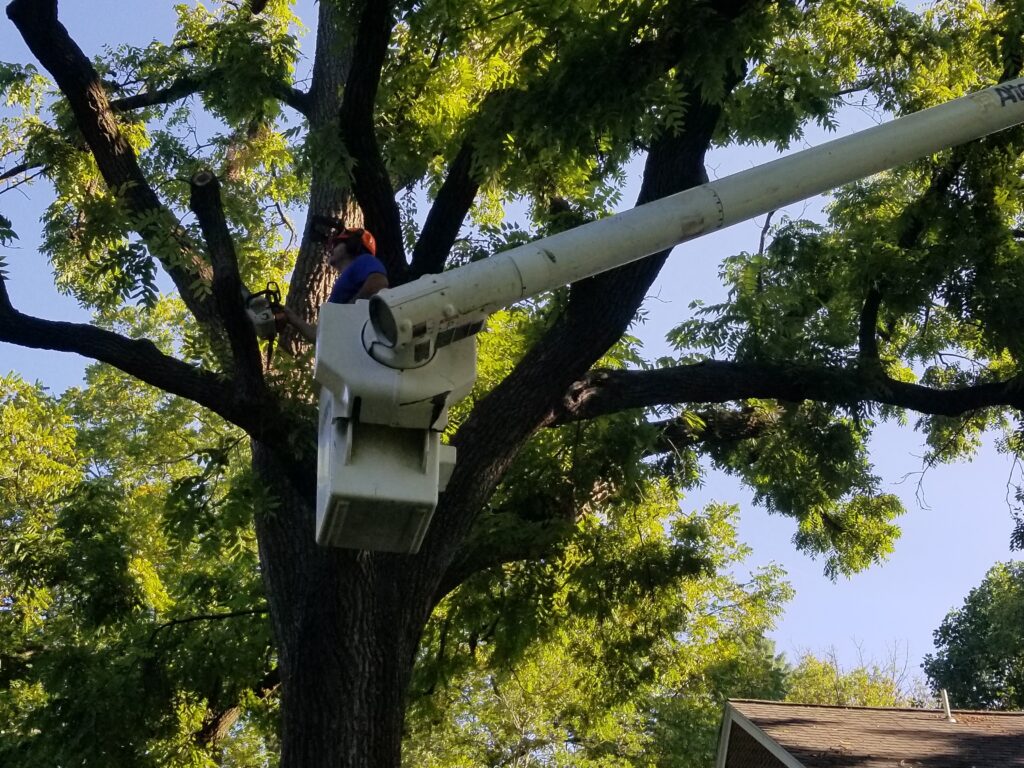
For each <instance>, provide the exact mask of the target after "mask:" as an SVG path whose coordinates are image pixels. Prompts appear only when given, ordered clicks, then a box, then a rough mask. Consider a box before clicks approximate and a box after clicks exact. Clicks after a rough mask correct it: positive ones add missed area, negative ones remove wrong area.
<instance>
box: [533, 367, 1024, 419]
mask: <svg viewBox="0 0 1024 768" xmlns="http://www.w3.org/2000/svg"><path fill="white" fill-rule="evenodd" d="M749 398H764V399H773V400H783V401H788V402H801V401H803V400H817V401H820V402H826V403H833V404H836V405H857V404H859V403H864V402H873V403H878V404H880V405H891V406H895V407H899V408H908V409H910V410H913V411H917V412H918V413H925V414H933V415H941V416H960V415H963V414H965V413H970V412H971V411H976V410H979V409H981V408H993V407H1010V408H1024V386H1022V384H1021V381H1020V380H1019V379H1017V378H1015V379H1010V380H1009V381H1004V382H996V383H991V384H976V385H974V386H969V387H960V388H957V389H934V388H931V387H925V386H922V385H920V384H908V383H906V382H902V381H896V380H895V379H891V378H889V377H887V376H884V374H881V373H880V372H878V371H877V370H876V371H865V370H863V369H862V368H859V367H853V368H814V367H810V366H799V365H778V364H768V363H765V364H758V363H734V362H723V361H717V360H709V361H706V362H702V363H696V364H694V365H684V366H679V367H676V368H662V369H658V370H653V371H593V372H591V373H589V374H587V375H586V376H585V377H584V378H583V379H582V380H581V381H580V382H579V384H577V385H576V386H575V387H574V388H573V389H572V390H571V391H570V392H569V394H568V395H567V396H566V398H565V399H564V401H563V402H562V404H561V407H560V408H559V409H557V410H556V412H554V413H553V414H552V418H551V421H550V423H552V424H557V423H564V422H566V421H573V420H576V419H590V418H594V417H596V416H602V415H605V414H609V413H615V412H618V411H622V410H626V409H629V408H646V407H650V406H655V405H670V404H675V403H724V402H729V401H733V400H746V399H749Z"/></svg>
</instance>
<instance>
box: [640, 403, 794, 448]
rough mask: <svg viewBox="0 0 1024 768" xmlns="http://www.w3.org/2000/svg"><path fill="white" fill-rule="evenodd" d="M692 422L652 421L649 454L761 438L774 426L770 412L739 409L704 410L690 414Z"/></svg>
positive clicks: (774, 413) (772, 413) (774, 418)
mask: <svg viewBox="0 0 1024 768" xmlns="http://www.w3.org/2000/svg"><path fill="white" fill-rule="evenodd" d="M693 415H694V416H696V417H697V419H696V420H694V419H688V418H684V417H677V418H674V419H665V420H663V421H658V422H654V423H653V424H652V426H654V427H656V428H657V429H658V432H659V434H658V440H657V442H656V443H655V444H654V445H653V446H652V450H651V455H656V454H659V453H673V452H676V451H678V450H680V449H682V448H692V447H694V446H697V445H707V444H714V445H716V446H722V445H731V444H735V443H740V442H743V441H744V440H751V439H753V438H755V437H758V436H759V435H762V434H763V433H764V432H765V430H768V429H771V428H772V427H773V426H775V425H776V424H777V423H778V414H777V413H776V412H774V411H765V410H754V409H752V408H743V409H740V410H732V409H727V408H706V409H704V410H701V411H698V412H697V413H695V414H693Z"/></svg>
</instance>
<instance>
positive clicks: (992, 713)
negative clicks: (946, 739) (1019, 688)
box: [726, 699, 1024, 717]
mask: <svg viewBox="0 0 1024 768" xmlns="http://www.w3.org/2000/svg"><path fill="white" fill-rule="evenodd" d="M726 701H727V702H728V703H730V704H732V703H739V704H769V705H772V706H777V707H806V708H808V709H856V710H865V711H869V712H929V713H934V714H937V715H941V716H942V717H945V716H946V713H945V711H944V710H942V709H940V708H935V709H932V708H925V707H868V706H864V705H862V704H802V703H800V702H797V701H773V700H771V699H726ZM951 711H952V712H953V713H954V714H961V715H981V716H984V717H996V716H1003V717H1021V716H1024V711H1019V710H1005V709H953V710H951Z"/></svg>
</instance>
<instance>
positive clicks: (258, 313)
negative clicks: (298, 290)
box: [242, 283, 287, 341]
mask: <svg viewBox="0 0 1024 768" xmlns="http://www.w3.org/2000/svg"><path fill="white" fill-rule="evenodd" d="M242 295H243V298H244V299H245V311H246V313H247V314H248V315H249V320H250V321H251V322H252V325H253V328H255V329H256V335H257V336H258V337H259V338H261V339H265V340H267V341H270V340H272V339H273V338H274V337H275V336H277V334H278V332H280V331H281V330H282V329H283V328H284V326H285V325H286V324H287V320H286V319H285V316H284V307H282V306H281V289H280V288H278V287H277V283H267V288H266V290H263V291H259V292H257V293H249V292H248V291H247V290H246V289H244V288H243V289H242Z"/></svg>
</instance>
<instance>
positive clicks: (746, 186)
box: [370, 78, 1024, 351]
mask: <svg viewBox="0 0 1024 768" xmlns="http://www.w3.org/2000/svg"><path fill="white" fill-rule="evenodd" d="M1020 122H1024V78H1021V79H1018V80H1012V81H1008V82H1006V83H1002V84H1001V85H997V86H994V87H992V88H986V89H985V90H983V91H979V92H977V93H972V94H970V95H968V96H964V97H962V98H959V99H956V100H954V101H950V102H947V103H946V104H942V105H939V106H937V107H932V108H930V109H925V110H922V111H921V112H915V113H914V114H911V115H907V116H906V117H901V118H899V119H897V120H893V121H892V122H889V123H886V124H884V125H879V126H876V127H874V128H869V129H867V130H864V131H860V132H858V133H855V134H853V135H851V136H846V137H844V138H841V139H836V140H835V141H830V142H828V143H826V144H822V145H821V146H818V147H814V148H812V149H807V150H804V151H802V152H797V153H795V154H792V155H789V156H788V157H783V158H780V159H779V160H775V161H773V162H770V163H767V164H765V165H760V166H758V167H756V168H751V169H750V170H747V171H743V172H741V173H737V174H734V175H732V176H727V177H725V178H723V179H719V180H718V181H714V182H711V183H708V184H704V185H703V186H700V187H694V188H693V189H688V190H686V191H684V192H680V193H677V194H675V195H671V196H669V197H665V198H662V199H660V200H657V201H655V202H651V203H647V204H646V205H640V206H637V207H636V208H633V209H632V210H629V211H626V212H624V213H619V214H616V215H615V216H609V217H608V218H606V219H600V220H598V221H594V222H592V223H590V224H585V225H583V226H581V227H577V228H576V229H572V230H569V231H566V232H562V233H560V234H557V235H554V236H552V237H547V238H544V239H542V240H537V241H535V242H533V243H529V244H528V245H524V246H521V247H518V248H514V249H511V250H508V251H504V252H502V253H500V254H497V255H494V256H491V257H490V258H488V259H485V260H483V261H477V262H474V263H472V264H467V265H466V266H463V267H459V268H458V269H453V270H451V271H449V272H443V273H441V274H438V275H427V276H425V277H421V278H420V279H419V280H416V281H415V282H411V283H407V284H406V285H403V286H400V287H398V288H393V289H390V290H386V291H382V292H381V293H380V294H378V295H377V296H375V297H374V298H373V299H372V300H371V302H370V318H371V321H372V323H373V328H374V331H375V332H376V335H377V338H378V339H379V341H380V342H381V343H383V344H385V345H386V346H388V347H393V348H395V350H396V351H397V350H400V349H402V348H404V347H406V346H408V345H410V344H414V345H419V344H421V343H423V342H424V341H428V342H429V343H430V345H431V347H432V346H433V339H434V338H436V337H437V336H438V335H439V334H442V333H444V332H445V331H447V330H450V329H453V328H458V327H460V326H463V325H465V324H467V323H476V322H478V321H480V320H482V319H483V318H485V317H486V316H487V315H489V314H491V313H493V312H495V311H496V310H498V309H501V308H502V307H507V306H509V305H511V304H514V303H515V302H517V301H519V300H520V299H523V298H527V297H529V296H534V295H536V294H538V293H542V292H544V291H549V290H552V289H554V288H557V287H559V286H562V285H566V284H567V283H571V282H575V281H576V280H580V279H582V278H585V277H591V276H593V275H596V274H599V273H601V272H605V271H607V270H609V269H614V268H615V267H619V266H622V265H623V264H627V263H629V262H631V261H636V260H637V259H641V258H643V257H644V256H649V255H650V254H652V253H657V252H658V251H662V250H665V249H667V248H671V247H672V246H674V245H678V244H679V243H683V242H686V241H687V240H692V239H693V238H695V237H699V236H700V235H702V234H704V233H706V232H709V231H713V230H716V229H720V228H722V227H727V226H730V225H731V224H736V223H738V222H741V221H746V220H747V219H750V218H753V217H755V216H759V215H762V214H765V213H767V212H768V211H772V210H775V209H776V208H781V207H783V206H785V205H789V204H790V203H794V202H797V201H799V200H804V199H806V198H809V197H813V196H814V195H817V194H820V193H822V192H825V191H828V190H830V189H833V188H835V187H838V186H840V185H842V184H846V183H849V182H852V181H856V180H858V179H862V178H864V177H866V176H870V175H872V174H875V173H878V172H880V171H884V170H886V169H888V168H894V167H896V166H899V165H903V164H905V163H908V162H910V161H912V160H917V159H919V158H921V157H925V156H927V155H930V154H933V153H935V152H938V151H940V150H942V149H946V148H948V147H953V146H956V145H958V144H963V143H964V142H967V141H971V140H972V139H977V138H980V137H982V136H985V135H987V134H989V133H993V132H995V131H998V130H1001V129H1003V128H1008V127H1009V126H1011V125H1016V124H1017V123H1020Z"/></svg>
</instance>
